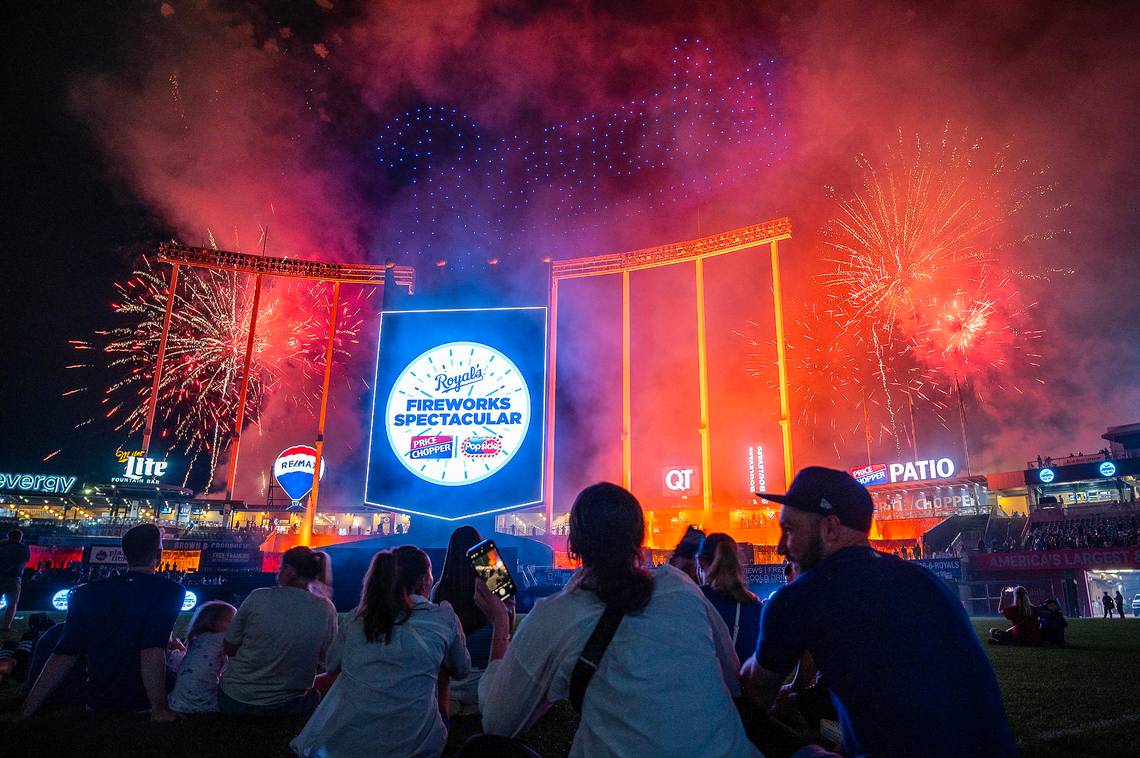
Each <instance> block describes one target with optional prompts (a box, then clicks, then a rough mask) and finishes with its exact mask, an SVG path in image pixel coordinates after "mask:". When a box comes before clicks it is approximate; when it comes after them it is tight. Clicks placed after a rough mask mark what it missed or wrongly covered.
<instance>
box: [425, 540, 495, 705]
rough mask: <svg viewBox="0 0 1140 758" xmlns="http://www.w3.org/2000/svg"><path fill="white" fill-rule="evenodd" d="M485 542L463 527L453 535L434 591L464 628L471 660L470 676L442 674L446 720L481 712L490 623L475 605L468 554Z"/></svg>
mask: <svg viewBox="0 0 1140 758" xmlns="http://www.w3.org/2000/svg"><path fill="white" fill-rule="evenodd" d="M482 541H483V538H482V537H481V536H480V535H479V532H478V531H477V530H476V529H475V528H474V527H471V526H461V527H459V528H458V529H456V530H455V531H454V532H452V533H451V539H450V540H448V543H447V555H446V556H445V557H444V559H443V572H442V573H441V575H440V577H439V582H438V583H437V584H436V585H435V587H433V588H432V590H431V601H432V602H433V603H445V602H446V603H448V604H449V605H450V606H451V609H452V610H453V611H455V615H457V616H458V617H459V621H460V623H461V624H462V625H463V636H464V637H465V639H466V644H467V653H468V655H470V657H471V673H470V674H469V675H468V676H466V677H464V678H463V679H462V680H453V679H451V677H450V675H449V674H448V672H447V671H441V672H440V675H439V709H440V712H441V713H442V714H443V715H444V718H447V717H448V716H449V715H451V716H460V715H469V714H473V713H478V712H479V679H480V677H482V675H483V670H484V669H486V668H487V661H488V659H489V658H490V655H491V631H492V630H491V624H490V623H489V622H488V621H487V617H486V616H485V615H484V614H483V611H481V610H479V608H478V607H476V605H475V581H476V575H475V567H474V566H472V565H471V561H470V560H469V559H468V558H467V551H468V550H469V549H470V548H471V547H473V546H475V545H477V544H479V543H480V542H482Z"/></svg>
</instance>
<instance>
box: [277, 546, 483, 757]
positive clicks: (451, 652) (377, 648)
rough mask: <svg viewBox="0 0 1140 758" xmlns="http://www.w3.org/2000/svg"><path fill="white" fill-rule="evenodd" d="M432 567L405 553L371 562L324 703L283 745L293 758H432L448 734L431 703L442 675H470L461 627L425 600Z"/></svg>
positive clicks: (335, 650)
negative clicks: (378, 757) (442, 672)
mask: <svg viewBox="0 0 1140 758" xmlns="http://www.w3.org/2000/svg"><path fill="white" fill-rule="evenodd" d="M431 586H432V576H431V561H430V560H428V557H427V554H426V553H424V552H423V551H422V550H420V549H419V548H416V547H413V546H411V545H404V546H403V547H398V548H396V549H395V550H392V551H388V550H385V551H381V552H379V553H377V554H376V555H375V556H374V557H373V559H372V565H371V566H370V567H369V569H368V574H367V575H366V576H365V577H364V587H363V589H362V591H361V593H360V604H359V605H358V606H357V607H356V610H355V611H353V612H352V615H351V617H350V619H351V620H349V621H348V622H346V623H345V624H344V625H343V626H342V627H341V628H340V632H339V633H338V634H337V638H336V642H335V643H334V644H333V646H332V649H331V650H330V651H329V671H330V672H331V673H338V672H339V676H337V679H336V681H335V682H334V683H333V685H332V688H331V689H330V690H329V692H328V695H327V696H326V697H325V699H324V700H322V701H321V704H320V706H318V707H317V710H316V711H315V712H314V713H313V715H312V717H311V718H310V719H309V722H308V723H307V724H305V728H304V729H303V730H302V731H301V733H300V734H299V735H297V737H296V739H294V740H293V741H292V742H291V743H290V747H291V748H293V750H294V751H296V752H297V753H298V754H299V755H303V756H322V757H326V756H327V757H328V758H335V756H360V755H392V756H397V755H398V756H424V757H425V758H426V757H427V756H438V755H439V754H440V753H441V752H442V751H443V748H444V745H445V744H446V743H447V728H446V727H445V726H444V724H443V719H442V718H441V717H440V713H439V705H438V703H437V701H436V676H437V675H438V674H439V671H440V668H441V667H442V668H443V669H444V670H446V671H448V672H449V673H450V674H452V675H453V676H455V677H457V678H460V679H461V678H463V677H464V676H466V675H467V673H468V671H469V670H470V668H471V659H470V657H469V656H468V655H467V645H466V641H465V640H464V637H463V627H462V626H461V624H460V621H459V617H458V616H456V615H455V612H454V611H453V610H452V609H451V608H450V606H448V605H447V604H444V605H434V604H433V603H431V602H429V601H428V599H427V597H426V596H427V594H428V592H429V591H430V590H431Z"/></svg>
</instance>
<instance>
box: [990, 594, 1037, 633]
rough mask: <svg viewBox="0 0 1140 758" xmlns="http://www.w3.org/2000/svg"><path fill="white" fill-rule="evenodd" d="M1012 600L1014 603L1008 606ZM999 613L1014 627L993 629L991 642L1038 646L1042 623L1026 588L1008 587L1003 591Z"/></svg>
mask: <svg viewBox="0 0 1140 758" xmlns="http://www.w3.org/2000/svg"><path fill="white" fill-rule="evenodd" d="M1009 599H1012V601H1013V602H1011V603H1009V604H1008V605H1007V604H1006V601H1007V600H1009ZM998 613H1000V614H1001V615H1003V616H1005V617H1006V618H1007V619H1009V620H1010V621H1011V622H1013V626H1012V627H1010V628H1009V629H991V630H990V642H991V643H993V644H995V645H1037V644H1039V643H1040V642H1041V622H1040V621H1038V619H1037V611H1035V610H1033V604H1032V603H1030V602H1029V590H1027V589H1025V588H1024V587H1006V588H1005V589H1004V590H1002V591H1001V603H1000V604H999V605H998Z"/></svg>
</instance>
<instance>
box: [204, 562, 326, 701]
mask: <svg viewBox="0 0 1140 758" xmlns="http://www.w3.org/2000/svg"><path fill="white" fill-rule="evenodd" d="M331 578H332V571H331V566H330V563H329V557H328V555H327V554H326V553H322V552H319V551H315V550H310V549H309V548H307V547H294V548H290V549H289V550H286V551H285V553H284V554H283V555H282V556H281V571H280V573H279V574H278V575H277V586H275V587H262V588H260V589H256V590H254V591H253V592H251V593H249V597H247V598H246V599H245V602H244V603H242V604H241V607H240V608H238V611H237V614H236V615H235V616H234V619H233V622H232V623H231V624H230V628H229V631H227V632H226V636H225V651H226V655H228V656H229V657H230V660H229V664H228V665H227V666H226V670H225V673H223V674H222V681H221V685H220V687H219V689H218V709H219V710H220V711H222V713H246V714H278V713H307V712H308V711H311V710H313V708H315V707H316V705H317V693H316V690H315V689H314V688H313V680H314V678H315V677H316V675H317V669H318V668H319V667H320V666H321V665H322V664H323V663H324V660H325V654H326V652H327V651H328V648H329V645H330V644H331V643H332V641H333V638H334V637H336V631H337V615H336V608H334V607H333V604H332V603H330V602H329V600H328V598H327V597H326V596H325V593H326V592H327V587H328V586H329V585H330V583H331V580H332V579H331Z"/></svg>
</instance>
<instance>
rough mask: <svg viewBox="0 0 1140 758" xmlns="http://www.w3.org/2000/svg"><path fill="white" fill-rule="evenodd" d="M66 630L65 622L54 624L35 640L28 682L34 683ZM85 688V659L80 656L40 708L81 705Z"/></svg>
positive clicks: (84, 697)
mask: <svg viewBox="0 0 1140 758" xmlns="http://www.w3.org/2000/svg"><path fill="white" fill-rule="evenodd" d="M66 631H67V624H66V623H61V624H55V625H54V626H52V627H50V628H48V629H47V630H46V631H44V633H43V634H41V635H40V637H39V639H37V640H36V644H35V646H34V647H33V648H32V659H31V661H30V662H29V664H28V682H29V684H35V682H36V680H37V679H39V678H40V672H41V671H43V670H44V666H46V665H47V662H48V658H50V657H51V654H52V653H53V652H54V651H55V646H56V645H58V644H59V641H60V640H61V639H63V635H64V632H66ZM86 689H87V660H86V659H85V658H83V657H82V656H81V657H80V658H79V659H78V660H76V662H75V665H74V666H72V667H71V671H69V672H67V676H66V677H64V679H63V681H62V682H60V683H59V685H58V686H57V687H56V688H55V691H54V692H53V693H51V695H49V696H48V698H47V700H45V701H44V703H43V705H41V706H40V710H41V711H42V710H47V709H51V708H74V707H82V706H83V703H84V701H85V699H86Z"/></svg>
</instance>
